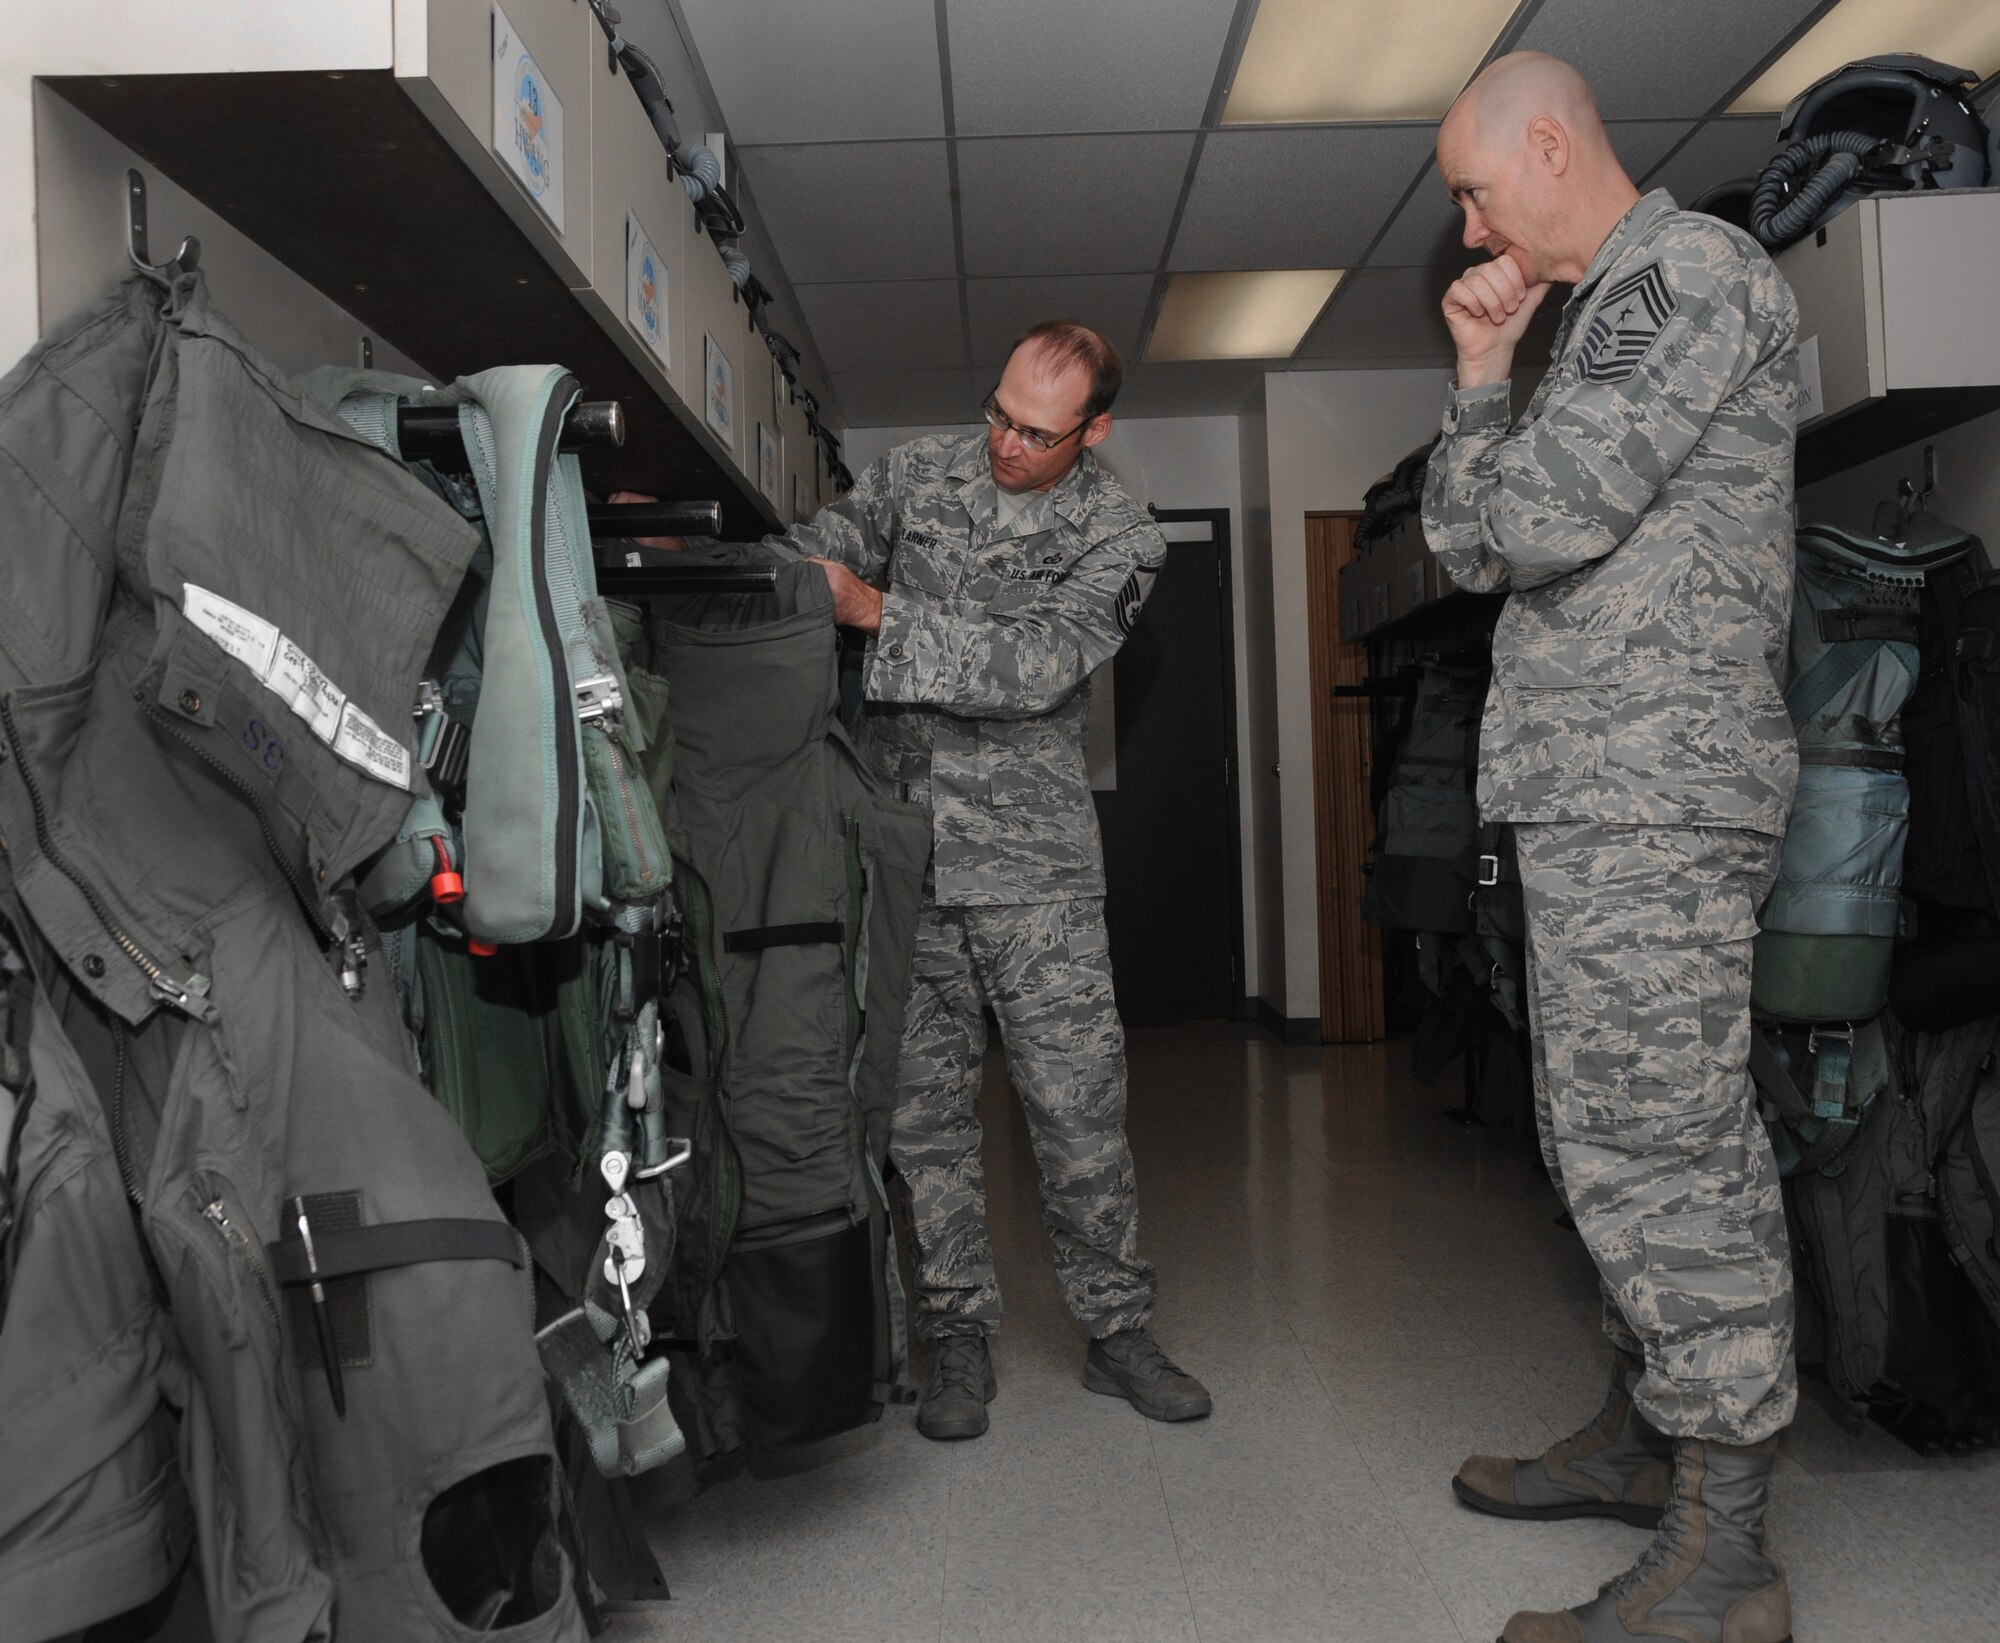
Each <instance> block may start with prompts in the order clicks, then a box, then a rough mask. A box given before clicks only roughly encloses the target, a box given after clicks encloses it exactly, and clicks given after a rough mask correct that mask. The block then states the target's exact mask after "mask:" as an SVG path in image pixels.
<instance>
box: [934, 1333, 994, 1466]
mask: <svg viewBox="0 0 2000 1643" xmlns="http://www.w3.org/2000/svg"><path fill="white" fill-rule="evenodd" d="M999 1390H1000V1382H999V1379H998V1377H996V1376H995V1375H994V1373H993V1354H992V1353H991V1352H990V1351H988V1350H987V1346H986V1337H985V1336H984V1335H979V1334H969V1335H946V1336H943V1337H941V1338H940V1339H939V1341H938V1343H937V1356H936V1358H935V1359H933V1360H932V1362H931V1383H930V1385H929V1386H928V1387H926V1388H925V1389H924V1401H923V1402H922V1403H921V1404H919V1405H918V1406H917V1430H918V1431H919V1432H921V1433H923V1435H924V1436H925V1437H927V1438H937V1439H940V1440H945V1441H948V1440H951V1439H956V1438H976V1437H979V1436H981V1435H982V1434H983V1433H984V1432H985V1431H986V1427H987V1416H986V1406H987V1405H988V1404H989V1403H991V1402H992V1401H993V1399H994V1396H995V1394H996V1393H998V1392H999Z"/></svg>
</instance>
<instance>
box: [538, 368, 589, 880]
mask: <svg viewBox="0 0 2000 1643" xmlns="http://www.w3.org/2000/svg"><path fill="white" fill-rule="evenodd" d="M564 384H565V385H571V384H569V379H568V378H565V379H564ZM566 397H567V396H566V395H564V394H557V395H554V396H553V397H551V399H550V401H549V404H548V407H547V409H546V410H545V411H544V413H543V417H542V427H541V431H540V433H539V434H538V435H537V437H536V439H535V478H534V487H533V489H532V490H530V491H529V493H528V494H529V495H530V496H533V497H540V498H543V499H545V500H544V502H543V505H542V506H541V507H539V508H533V509H532V510H531V513H532V519H533V523H532V525H531V526H530V528H529V536H528V552H529V556H530V563H529V567H528V570H529V579H530V580H531V581H532V582H533V583H534V585H535V616H536V620H537V622H538V624H539V625H540V627H541V630H542V643H543V645H544V646H545V647H546V648H547V650H548V657H549V678H550V681H551V683H552V684H553V686H554V687H555V698H556V699H555V733H556V840H555V856H556V860H555V868H556V883H555V905H556V916H557V918H559V919H567V918H568V917H569V909H570V908H572V907H574V906H575V905H576V897H577V885H576V872H577V860H576V858H577V849H578V837H579V834H580V832H581V829H582V825H583V797H582V794H581V792H580V791H579V789H580V787H581V785H582V782H581V771H580V767H581V765H582V763H583V745H582V743H581V742H580V741H578V739H577V737H578V734H579V726H578V723H577V713H576V697H575V695H574V694H573V691H572V688H571V686H570V684H569V646H568V643H567V641H566V640H565V639H564V637H563V630H562V623H561V621H560V620H559V619H558V617H557V615H556V606H555V589H554V588H553V587H552V586H551V585H550V581H549V566H548V562H547V560H548V506H547V502H546V498H547V496H548V488H549V468H550V465H551V464H552V463H553V462H554V460H555V454H556V440H557V438H558V437H559V435H560V433H561V429H562V419H563V417H564V416H565V414H567V405H566Z"/></svg>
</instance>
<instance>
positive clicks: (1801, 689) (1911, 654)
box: [1785, 640, 1917, 724]
mask: <svg viewBox="0 0 2000 1643" xmlns="http://www.w3.org/2000/svg"><path fill="white" fill-rule="evenodd" d="M1880 649H1886V650H1888V651H1889V652H1890V653H1891V654H1892V655H1894V656H1895V657H1896V659H1897V661H1899V662H1901V663H1902V664H1903V666H1904V667H1905V668H1907V669H1908V670H1909V672H1910V674H1911V676H1912V677H1915V675H1916V671H1917V658H1916V651H1915V649H1914V647H1912V646H1910V645H1908V644H1903V643H1887V642H1885V643H1881V644H1878V643H1877V642H1875V641H1873V640H1855V641H1853V642H1851V643H1850V642H1846V641H1841V642H1836V643H1834V644H1832V645H1830V646H1829V647H1828V649H1827V652H1826V654H1825V655H1824V656H1822V657H1820V659H1819V660H1818V661H1817V662H1815V663H1813V665H1812V666H1811V667H1809V668H1807V669H1806V670H1805V672H1804V673H1802V674H1801V675H1800V676H1799V677H1798V679H1797V680H1796V681H1794V682H1793V685H1792V688H1791V689H1790V690H1789V691H1787V692H1786V693H1785V706H1786V707H1787V708H1788V709H1789V710H1790V712H1791V715H1792V723H1794V724H1804V723H1805V722H1806V721H1807V720H1808V719H1810V718H1812V717H1813V715H1814V714H1816V713H1818V712H1819V710H1820V709H1821V708H1823V707H1825V706H1826V704H1827V703H1828V702H1830V701H1832V700H1833V699H1834V697H1835V696H1837V695H1839V694H1840V692H1841V691H1842V690H1843V689H1844V688H1846V686H1847V685H1849V684H1850V683H1852V682H1853V680H1854V677H1855V675H1856V674H1858V673H1859V672H1860V671H1861V670H1862V669H1863V668H1864V667H1866V666H1867V665H1868V663H1869V660H1870V659H1871V658H1872V657H1873V656H1874V655H1875V653H1876V651H1877V650H1880ZM1906 652H1907V654H1905V653H1906Z"/></svg>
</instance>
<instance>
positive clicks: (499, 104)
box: [493, 6, 563, 232]
mask: <svg viewBox="0 0 2000 1643" xmlns="http://www.w3.org/2000/svg"><path fill="white" fill-rule="evenodd" d="M493 152H494V153H496V154H498V155H499V156H500V158H501V159H503V160H505V161H506V162H507V168H508V169H509V170H510V171H512V172H513V173H514V175H515V176H517V177H519V178H520V179H521V186H522V187H523V188H525V189H527V191H528V194H529V197H530V198H531V199H533V200H534V202H535V204H537V205H538V206H540V207H541V208H542V211H543V212H544V213H545V214H546V215H547V217H548V219H549V221H550V222H552V223H554V224H555V225H556V230H557V232H561V230H562V225H563V109H562V99H561V98H559V97H558V96H556V94H555V89H554V88H553V87H552V86H550V84H549V83H548V81H547V80H546V79H544V78H543V76H542V71H541V69H540V68H538V67H537V66H536V64H535V59H534V57H533V56H532V55H531V54H530V52H529V51H528V48H527V47H526V46H524V45H522V44H521V37H520V36H519V35H518V34H516V33H515V32H514V25H513V24H511V23H510V22H508V21H507V14H506V13H505V12H503V11H502V10H501V9H500V8H499V7H498V6H495V7H494V8H493Z"/></svg>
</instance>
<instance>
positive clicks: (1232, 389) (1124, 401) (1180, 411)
mask: <svg viewBox="0 0 2000 1643" xmlns="http://www.w3.org/2000/svg"><path fill="white" fill-rule="evenodd" d="M1271 368H1272V367H1271V366H1270V365H1268V364H1264V363H1262V362H1259V361H1248V362H1246V361H1241V360H1190V361H1182V362H1176V363H1172V364H1165V365H1135V366H1133V367H1132V368H1131V369H1130V370H1129V371H1128V372H1126V375H1125V387H1124V390H1123V391H1122V392H1121V393H1120V394H1119V395H1118V403H1117V404H1116V405H1115V406H1114V407H1113V408H1112V415H1113V417H1114V419H1116V418H1124V419H1125V420H1127V421H1131V420H1134V419H1137V418H1140V417H1155V416H1235V415H1236V414H1237V412H1239V411H1241V410H1242V409H1243V407H1244V404H1245V403H1246V402H1247V401H1248V400H1249V398H1250V396H1251V395H1252V394H1254V393H1255V392H1256V391H1257V388H1258V386H1259V384H1261V383H1262V382H1263V380H1264V373H1265V372H1266V371H1268V370H1270V369H1271ZM1117 437H1118V436H1117V433H1116V430H1115V426H1114V431H1113V433H1112V438H1113V439H1114V440H1115V439H1116V438H1117Z"/></svg>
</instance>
